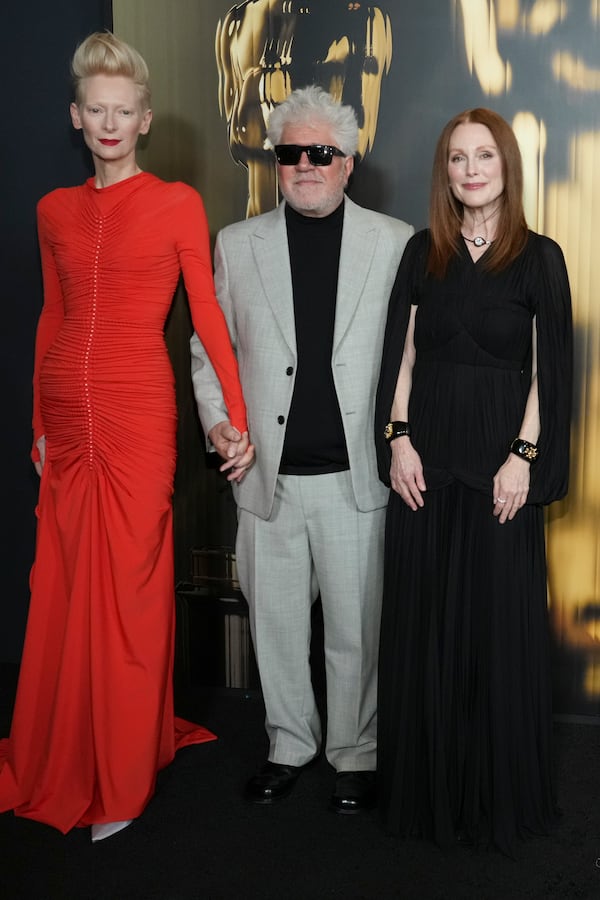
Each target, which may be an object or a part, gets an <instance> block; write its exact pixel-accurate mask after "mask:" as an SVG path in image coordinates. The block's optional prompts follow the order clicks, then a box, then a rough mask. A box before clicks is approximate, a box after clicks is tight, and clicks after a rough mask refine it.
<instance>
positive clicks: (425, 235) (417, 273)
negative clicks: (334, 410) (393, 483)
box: [375, 230, 429, 487]
mask: <svg viewBox="0 0 600 900" xmlns="http://www.w3.org/2000/svg"><path fill="white" fill-rule="evenodd" d="M428 252H429V231H428V230H424V231H419V232H417V234H415V235H413V236H412V237H411V239H410V240H409V241H408V243H407V245H406V247H405V249H404V253H403V255H402V259H401V260H400V265H399V266H398V272H397V273H396V280H395V282H394V286H393V288H392V293H391V295H390V303H389V307H388V315H387V323H386V327H385V335H384V340H383V355H382V362H381V370H380V373H379V384H378V387H377V399H376V403H375V446H376V448H377V468H378V471H379V478H380V480H381V481H383V483H384V484H386V485H387V486H388V487H389V485H390V463H391V450H390V446H389V444H388V443H387V441H386V440H385V438H384V436H383V430H384V428H385V426H386V424H387V422H389V420H390V411H391V408H392V403H393V400H394V393H395V391H396V382H397V381H398V372H399V371H400V364H401V362H402V353H403V351H404V340H405V337H406V329H407V328H408V321H409V318H410V308H411V306H413V305H414V304H418V302H419V291H420V286H421V284H422V282H423V278H424V277H425V266H426V263H427V255H428Z"/></svg>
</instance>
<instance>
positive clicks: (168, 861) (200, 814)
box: [0, 669, 600, 900]
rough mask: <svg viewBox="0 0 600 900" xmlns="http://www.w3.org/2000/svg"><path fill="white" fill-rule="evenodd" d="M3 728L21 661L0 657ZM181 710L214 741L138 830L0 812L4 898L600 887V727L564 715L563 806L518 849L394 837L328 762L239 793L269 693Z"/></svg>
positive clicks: (294, 896) (543, 891)
mask: <svg viewBox="0 0 600 900" xmlns="http://www.w3.org/2000/svg"><path fill="white" fill-rule="evenodd" d="M0 677H1V678H2V682H1V684H0V726H1V731H2V733H3V734H6V729H7V726H8V718H9V715H10V704H11V702H12V694H13V690H14V671H13V670H12V669H8V670H3V669H0ZM179 706H180V708H179V710H178V712H179V713H180V714H182V715H186V716H188V717H190V718H194V719H195V720H196V721H201V722H202V723H203V724H205V725H207V726H208V727H210V728H212V729H213V730H214V731H215V732H217V733H218V735H219V740H218V741H215V742H213V743H210V744H204V745H201V746H198V747H190V748H187V749H185V750H182V751H180V753H179V754H178V756H177V758H176V759H175V761H174V763H173V764H172V765H171V766H170V767H169V768H168V769H167V770H166V771H165V772H163V773H162V774H161V776H160V781H159V785H158V790H157V793H156V796H155V797H154V799H153V800H152V802H151V803H150V805H149V807H148V809H147V810H146V812H145V813H144V815H143V816H142V817H141V818H140V819H139V820H138V821H136V822H135V823H134V824H133V825H132V826H131V827H130V828H128V829H127V830H126V831H124V832H122V833H121V834H119V835H116V836H114V837H113V838H109V839H108V840H107V841H105V842H103V843H100V844H95V845H93V846H92V844H91V843H90V837H89V831H88V830H87V829H77V830H75V831H73V832H71V833H70V834H68V835H67V836H66V837H63V836H62V835H61V834H59V833H58V832H56V831H54V830H53V829H51V828H49V827H47V826H44V825H40V824H38V823H36V822H30V821H26V820H22V819H18V818H16V817H15V816H13V814H12V813H6V814H4V815H0V898H2V900H13V898H15V900H16V898H27V900H29V898H31V900H63V898H66V900H201V898H202V900H204V898H206V900H219V898H223V900H229V898H240V900H245V898H261V900H279V898H281V900H321V898H336V897H339V898H342V897H343V898H347V900H379V898H381V900H386V898H390V900H391V898H408V900H412V898H427V900H442V898H443V900H462V898H465V900H467V898H468V900H471V898H473V900H475V898H477V900H495V898H502V900H512V898H535V900H541V898H600V728H599V727H597V726H593V725H574V724H564V723H561V724H557V725H556V750H557V757H558V764H559V773H560V776H559V777H560V799H561V806H562V809H563V813H564V814H563V818H562V823H561V827H560V829H559V831H558V832H557V833H556V834H555V835H554V836H552V837H549V838H544V839H535V840H532V841H530V842H528V843H526V844H524V845H523V848H522V855H521V858H520V860H519V861H513V860H509V859H506V858H504V857H503V856H501V855H500V854H498V853H495V852H477V851H474V850H470V849H467V848H457V849H456V850H452V851H447V852H443V851H441V850H439V849H437V848H436V847H435V846H432V845H431V844H427V843H424V842H419V841H410V842H398V841H396V840H395V839H392V838H390V837H388V836H386V835H385V834H384V833H383V832H382V831H381V828H380V826H379V823H378V821H377V816H376V815H375V814H368V815H365V816H336V815H335V814H333V813H330V812H329V811H328V810H327V808H326V807H327V798H328V796H329V793H330V791H331V787H332V780H333V773H332V770H331V769H330V767H329V766H328V764H327V763H326V762H325V761H324V760H321V761H320V762H319V763H318V764H317V765H316V766H314V767H312V768H311V769H309V770H308V771H307V772H305V773H304V774H303V776H302V778H301V779H300V781H299V782H298V784H297V786H296V789H295V791H294V793H293V794H292V796H290V797H289V798H287V799H286V800H283V801H281V802H280V803H279V804H277V805H275V806H273V807H272V808H269V807H260V806H259V807H256V806H253V805H251V804H247V803H245V802H244V801H243V799H242V798H241V788H242V785H243V782H244V779H245V777H246V776H247V775H250V774H252V772H253V770H254V768H255V767H256V766H257V765H259V764H261V763H262V762H263V754H264V753H265V750H266V742H265V737H264V733H263V727H262V718H263V710H262V703H261V701H260V698H259V697H258V696H256V695H254V696H244V694H242V693H240V694H237V693H232V692H218V691H214V692H212V693H206V692H205V691H201V690H199V689H198V690H196V691H191V692H190V693H189V695H188V697H187V698H186V700H185V701H184V702H183V703H181V702H180V704H179Z"/></svg>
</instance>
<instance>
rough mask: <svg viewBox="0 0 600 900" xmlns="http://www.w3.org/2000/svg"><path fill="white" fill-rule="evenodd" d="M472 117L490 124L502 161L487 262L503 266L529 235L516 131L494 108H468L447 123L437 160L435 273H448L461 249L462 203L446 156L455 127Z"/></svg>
mask: <svg viewBox="0 0 600 900" xmlns="http://www.w3.org/2000/svg"><path fill="white" fill-rule="evenodd" d="M469 123H473V124H477V125H485V127H486V128H488V129H489V131H490V132H491V135H492V137H493V139H494V142H495V144H496V146H497V147H498V152H499V154H500V159H501V161H502V177H503V181H504V191H503V193H502V195H501V197H500V215H499V218H498V227H497V230H496V238H495V240H494V243H493V244H492V246H491V247H490V249H489V250H488V251H486V254H485V266H486V268H487V269H489V270H490V271H499V270H500V269H503V268H505V267H506V266H507V265H508V264H509V263H510V262H511V261H512V260H513V259H514V258H515V257H516V256H518V254H519V253H520V252H521V250H522V249H523V247H524V246H525V243H526V241H527V222H526V221H525V213H524V211H523V164H522V162H521V151H520V150H519V145H518V143H517V139H516V137H515V134H514V131H513V130H512V128H511V127H510V125H509V124H508V122H506V121H505V120H504V119H503V118H502V116H500V115H498V113H496V112H494V111H493V110H491V109H485V108H483V107H478V108H476V109H467V110H465V111H464V112H461V113H459V114H458V115H457V116H454V118H453V119H451V120H450V121H449V122H448V124H447V125H446V126H445V128H444V130H443V131H442V133H441V135H440V137H439V139H438V142H437V146H436V149H435V156H434V160H433V172H432V177H431V196H430V201H429V228H430V231H431V246H430V250H429V259H428V264H427V270H428V272H431V273H432V274H433V275H435V276H436V277H437V278H442V277H443V276H444V274H445V272H446V269H447V267H448V263H449V262H450V260H451V258H452V257H453V256H455V255H456V254H457V253H458V252H459V248H460V242H461V240H462V238H461V228H462V224H463V211H464V208H463V204H462V203H461V202H460V201H459V200H457V199H456V197H455V196H454V194H453V193H452V190H451V188H450V185H449V183H448V156H449V148H450V141H451V139H452V134H453V132H454V129H455V128H456V127H457V126H458V125H465V124H469Z"/></svg>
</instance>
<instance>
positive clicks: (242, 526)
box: [191, 86, 413, 813]
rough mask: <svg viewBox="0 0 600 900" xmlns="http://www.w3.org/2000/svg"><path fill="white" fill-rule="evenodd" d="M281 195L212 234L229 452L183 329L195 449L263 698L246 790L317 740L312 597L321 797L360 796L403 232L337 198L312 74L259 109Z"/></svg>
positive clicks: (274, 777)
mask: <svg viewBox="0 0 600 900" xmlns="http://www.w3.org/2000/svg"><path fill="white" fill-rule="evenodd" d="M267 133H268V137H269V141H270V143H271V144H272V146H273V148H274V152H275V156H276V158H277V174H278V178H279V185H280V189H281V193H282V195H283V198H284V202H283V203H281V204H280V206H279V207H278V208H277V209H275V210H273V211H271V212H268V213H265V214H263V215H260V216H257V217H255V218H253V219H249V220H246V221H244V222H238V223H236V224H234V225H231V226H229V227H227V228H225V229H223V231H221V232H220V233H219V235H218V237H217V242H216V250H215V283H216V290H217V296H218V298H219V302H220V303H221V305H222V307H223V310H224V312H225V316H226V318H227V322H228V324H229V328H230V332H231V337H232V341H233V344H234V347H235V348H236V352H237V356H238V361H239V367H240V377H241V381H242V387H243V390H244V396H245V399H246V404H247V408H248V421H249V426H250V436H251V440H252V441H253V444H254V446H255V447H256V461H253V460H252V447H249V448H248V447H247V444H246V442H245V441H244V440H243V439H242V438H241V436H240V435H239V433H238V432H236V431H235V429H233V428H232V427H231V425H230V423H229V422H228V421H227V419H226V411H225V406H224V403H223V397H222V395H221V391H220V388H219V382H218V379H217V378H216V376H215V373H214V371H213V369H212V366H211V365H210V362H209V360H208V357H207V356H206V353H205V352H204V348H203V347H202V345H201V343H200V341H199V340H198V338H197V337H196V336H194V337H193V338H192V344H191V346H192V377H193V381H194V389H195V393H196V400H197V403H198V410H199V414H200V418H201V421H202V424H203V427H204V429H205V433H206V434H207V436H208V439H209V441H210V443H211V444H212V445H213V446H214V447H215V448H216V449H217V451H218V452H219V453H220V454H221V455H222V456H223V457H224V458H225V459H226V460H227V461H226V462H225V463H224V464H223V466H222V469H223V470H224V471H228V477H229V478H230V480H231V481H232V483H233V489H234V493H235V498H236V501H237V504H238V512H239V515H238V533H237V543H236V554H237V566H238V575H239V579H240V586H241V588H242V591H243V593H244V595H245V596H246V598H247V600H248V605H249V608H250V624H251V630H252V637H253V641H254V648H255V653H256V659H257V663H258V668H259V673H260V679H261V686H262V691H263V696H264V701H265V707H266V730H267V733H268V736H269V755H268V761H267V763H266V765H265V766H263V767H262V769H261V770H260V771H259V772H258V774H257V775H255V776H254V777H253V778H251V779H250V781H249V782H248V784H247V786H246V794H247V797H248V798H249V799H251V800H253V801H255V802H258V803H271V802H273V801H274V800H277V799H280V798H281V797H284V796H286V795H287V794H288V793H289V792H290V790H291V789H292V787H293V785H294V784H295V782H296V779H297V778H298V775H299V774H300V772H301V770H302V768H303V767H304V766H306V765H307V764H308V763H309V762H310V761H311V760H312V759H314V758H315V757H316V756H317V754H318V753H319V751H320V748H321V723H320V719H319V713H318V711H317V707H316V704H315V698H314V694H313V688H312V684H311V673H310V663H309V645H310V629H311V606H312V604H313V602H314V601H315V599H316V597H317V595H318V594H320V596H321V603H322V609H323V623H324V651H325V669H326V680H327V738H326V744H325V752H326V756H327V759H328V760H329V762H330V763H331V765H332V766H333V767H334V769H335V770H336V781H335V788H334V791H333V794H332V796H331V801H330V803H331V806H332V808H333V809H334V810H335V811H337V812H342V813H353V812H359V811H360V810H361V809H364V808H367V807H370V806H372V805H373V802H374V799H375V767H376V712H377V696H376V694H377V650H378V641H379V620H380V605H381V592H382V570H383V558H382V557H383V531H384V517H385V507H386V503H387V489H386V488H385V487H384V486H383V485H382V484H381V482H380V481H379V478H378V476H377V464H376V459H375V446H374V437H373V412H374V402H375V390H376V386H377V378H378V374H379V365H380V357H381V346H382V339H383V332H384V327H385V321H386V312H387V304H388V299H389V295H390V292H391V288H392V284H393V281H394V277H395V274H396V270H397V267H398V263H399V261H400V257H401V255H402V251H403V249H404V245H405V244H406V241H407V240H408V238H409V237H410V235H411V234H412V233H413V229H412V227H411V226H409V225H406V224H405V223H404V222H400V221H399V220H397V219H392V218H390V217H388V216H384V215H381V214H379V213H375V212H372V211H370V210H366V209H362V208H361V207H359V206H357V205H356V204H354V203H353V202H352V201H351V200H350V199H349V198H347V197H345V193H344V191H345V187H346V185H347V183H348V178H349V176H350V174H351V172H352V169H353V164H354V154H355V152H356V149H357V145H358V126H357V122H356V117H355V114H354V111H353V110H352V108H351V107H350V106H341V105H340V104H339V103H336V102H335V101H334V100H333V98H332V97H331V96H330V94H328V93H326V92H325V91H323V90H321V89H320V88H318V87H316V86H311V87H308V88H304V89H301V90H297V91H294V92H293V93H292V94H291V95H290V96H289V97H288V98H287V99H286V100H285V101H284V102H283V103H282V104H280V105H279V106H278V107H276V108H275V110H274V111H273V113H272V114H271V117H270V120H269V125H268V130H267Z"/></svg>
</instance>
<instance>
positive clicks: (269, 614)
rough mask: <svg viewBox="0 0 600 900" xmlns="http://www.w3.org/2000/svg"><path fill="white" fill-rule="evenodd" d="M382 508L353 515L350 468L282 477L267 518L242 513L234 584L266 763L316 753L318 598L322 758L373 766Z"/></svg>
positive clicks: (338, 764)
mask: <svg viewBox="0 0 600 900" xmlns="http://www.w3.org/2000/svg"><path fill="white" fill-rule="evenodd" d="M384 522H385V508H383V509H377V510H374V511H372V512H360V511H359V510H358V509H357V507H356V501H355V499H354V494H353V491H352V484H351V477H350V472H349V471H346V472H339V473H335V474H331V475H302V476H299V475H280V476H279V477H278V480H277V488H276V493H275V502H274V506H273V511H272V514H271V516H270V518H269V519H268V520H264V519H260V518H258V517H257V516H255V515H253V514H252V513H250V512H248V511H247V510H244V509H241V510H240V513H239V521H238V534H237V548H236V553H237V565H238V575H239V579H240V586H241V588H242V591H243V593H244V595H245V597H246V598H247V600H248V604H249V607H250V626H251V630H252V637H253V641H254V649H255V653H256V659H257V663H258V669H259V673H260V679H261V686H262V690H263V697H264V701H265V707H266V729H267V734H268V736H269V742H270V749H269V759H270V760H271V761H272V762H277V763H283V764H286V765H293V766H299V765H303V764H304V763H306V762H308V761H309V760H310V759H312V758H313V757H314V756H315V755H316V754H317V753H318V752H319V750H320V747H321V723H320V719H319V713H318V711H317V707H316V704H315V697H314V694H313V688H312V684H311V673H310V664H309V649H310V636H311V607H312V604H313V603H314V601H315V599H316V597H317V596H318V594H319V593H320V595H321V602H322V607H323V623H324V649H325V671H326V680H327V739H326V745H325V751H326V755H327V759H328V760H329V762H330V763H331V764H332V765H333V766H334V767H335V769H336V770H337V771H347V770H356V769H375V767H376V731H377V720H376V717H377V654H378V644H379V623H380V614H381V594H382V581H383V535H384Z"/></svg>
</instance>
